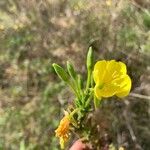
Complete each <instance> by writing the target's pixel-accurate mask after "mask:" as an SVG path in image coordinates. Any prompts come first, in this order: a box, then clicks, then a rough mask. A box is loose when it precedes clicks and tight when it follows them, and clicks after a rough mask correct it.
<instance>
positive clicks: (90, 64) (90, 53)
mask: <svg viewBox="0 0 150 150" xmlns="http://www.w3.org/2000/svg"><path fill="white" fill-rule="evenodd" d="M93 59H94V55H93V50H92V47H90V48H89V50H88V53H87V62H86V65H87V69H88V70H91V69H92V68H93Z"/></svg>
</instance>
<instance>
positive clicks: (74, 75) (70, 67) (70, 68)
mask: <svg viewBox="0 0 150 150" xmlns="http://www.w3.org/2000/svg"><path fill="white" fill-rule="evenodd" d="M67 70H68V73H69V75H70V76H71V77H72V78H73V79H74V80H76V76H77V74H76V72H75V70H74V67H73V65H72V64H71V63H70V62H69V61H67Z"/></svg>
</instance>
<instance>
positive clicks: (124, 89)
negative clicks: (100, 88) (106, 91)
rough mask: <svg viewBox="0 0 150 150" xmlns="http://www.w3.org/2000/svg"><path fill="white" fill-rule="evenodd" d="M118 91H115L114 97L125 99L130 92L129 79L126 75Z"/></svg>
mask: <svg viewBox="0 0 150 150" xmlns="http://www.w3.org/2000/svg"><path fill="white" fill-rule="evenodd" d="M120 86H121V87H120V89H119V90H118V91H117V93H116V95H117V96H118V97H125V96H127V95H128V94H129V92H130V90H131V79H130V77H129V76H128V75H126V76H125V78H124V79H123V81H122V83H121V84H120Z"/></svg>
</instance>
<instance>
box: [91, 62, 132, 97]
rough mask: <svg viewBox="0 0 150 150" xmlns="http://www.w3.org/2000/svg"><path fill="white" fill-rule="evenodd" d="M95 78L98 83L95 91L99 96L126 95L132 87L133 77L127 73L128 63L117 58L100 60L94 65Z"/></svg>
mask: <svg viewBox="0 0 150 150" xmlns="http://www.w3.org/2000/svg"><path fill="white" fill-rule="evenodd" d="M93 78H94V81H95V83H96V85H95V88H94V93H95V95H96V97H97V98H101V97H111V96H113V95H117V96H118V97H125V96H127V95H128V94H129V92H130V89H131V79H130V77H129V76H128V75H127V69H126V65H125V64H124V63H122V62H116V61H115V60H110V61H106V60H102V61H98V62H97V63H96V64H95V66H94V71H93Z"/></svg>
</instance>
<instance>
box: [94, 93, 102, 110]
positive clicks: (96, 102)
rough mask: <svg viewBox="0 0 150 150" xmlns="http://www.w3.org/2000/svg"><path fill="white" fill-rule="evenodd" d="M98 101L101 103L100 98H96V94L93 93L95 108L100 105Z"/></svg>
mask: <svg viewBox="0 0 150 150" xmlns="http://www.w3.org/2000/svg"><path fill="white" fill-rule="evenodd" d="M100 103H101V98H100V99H97V98H96V96H95V95H94V107H95V110H96V109H97V108H98V107H99V106H100Z"/></svg>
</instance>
